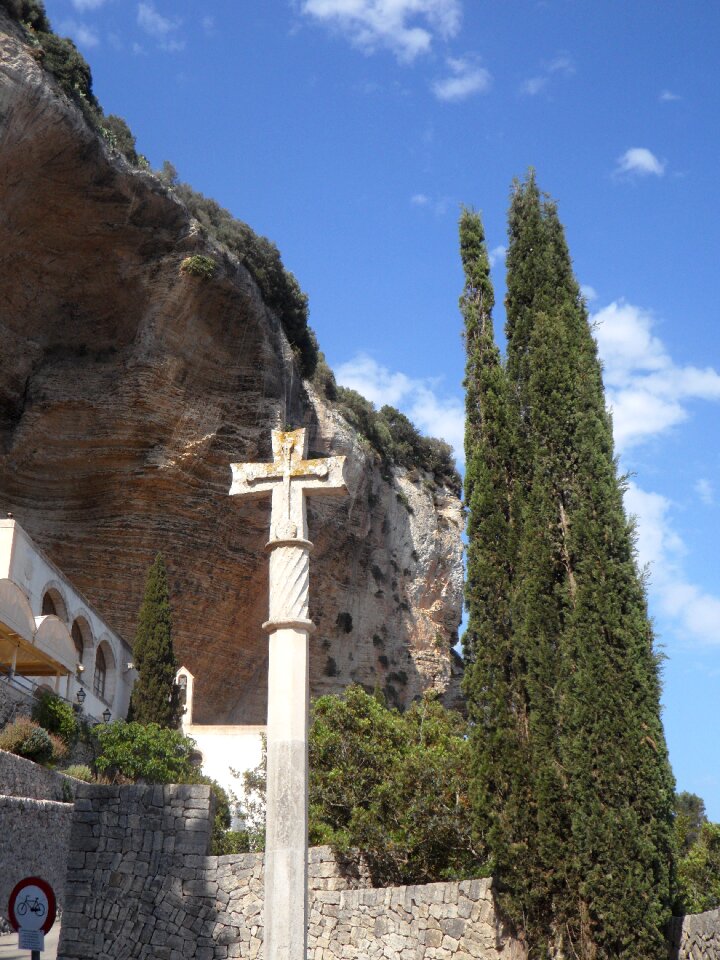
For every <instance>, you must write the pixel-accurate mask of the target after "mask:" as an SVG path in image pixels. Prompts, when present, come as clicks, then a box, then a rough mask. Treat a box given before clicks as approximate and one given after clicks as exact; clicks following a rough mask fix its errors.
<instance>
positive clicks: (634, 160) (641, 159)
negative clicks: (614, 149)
mask: <svg viewBox="0 0 720 960" xmlns="http://www.w3.org/2000/svg"><path fill="white" fill-rule="evenodd" d="M664 173H665V161H664V160H658V158H657V157H656V156H655V154H654V153H652V152H651V151H650V150H648V149H647V148H646V147H631V148H630V149H629V150H626V151H625V153H624V154H623V155H622V156H621V157H618V159H617V166H616V167H615V175H616V176H638V177H647V176H655V177H662V175H663V174H664Z"/></svg>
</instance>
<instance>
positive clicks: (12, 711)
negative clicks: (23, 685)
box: [0, 676, 36, 729]
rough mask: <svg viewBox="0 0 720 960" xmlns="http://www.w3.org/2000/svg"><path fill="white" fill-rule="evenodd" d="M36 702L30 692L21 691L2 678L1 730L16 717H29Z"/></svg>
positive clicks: (0, 700) (0, 688) (0, 685)
mask: <svg viewBox="0 0 720 960" xmlns="http://www.w3.org/2000/svg"><path fill="white" fill-rule="evenodd" d="M35 702H36V701H35V699H34V697H33V695H32V693H31V692H30V691H25V690H19V689H18V688H17V687H15V686H13V685H12V684H11V683H9V682H8V680H7V679H6V678H5V677H4V676H3V677H0V729H2V728H3V727H4V726H5V724H6V723H12V722H13V720H15V718H16V717H29V716H30V714H31V713H32V708H33V705H34V704H35Z"/></svg>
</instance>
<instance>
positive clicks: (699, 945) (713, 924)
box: [670, 909, 720, 960]
mask: <svg viewBox="0 0 720 960" xmlns="http://www.w3.org/2000/svg"><path fill="white" fill-rule="evenodd" d="M670 943H671V949H670V958H671V960H720V909H718V910H708V911H707V913H696V914H691V915H690V916H687V917H675V918H674V919H673V921H672V928H671V934H670Z"/></svg>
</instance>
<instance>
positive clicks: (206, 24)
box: [202, 17, 215, 37]
mask: <svg viewBox="0 0 720 960" xmlns="http://www.w3.org/2000/svg"><path fill="white" fill-rule="evenodd" d="M202 28H203V30H204V32H205V33H206V34H207V36H208V37H211V36H212V35H213V34H214V33H215V17H203V18H202Z"/></svg>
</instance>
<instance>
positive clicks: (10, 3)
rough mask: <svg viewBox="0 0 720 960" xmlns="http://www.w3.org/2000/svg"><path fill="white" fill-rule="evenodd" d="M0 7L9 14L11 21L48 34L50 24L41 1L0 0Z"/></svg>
mask: <svg viewBox="0 0 720 960" xmlns="http://www.w3.org/2000/svg"><path fill="white" fill-rule="evenodd" d="M0 7H1V8H2V9H3V10H5V11H6V12H7V13H9V14H10V16H11V17H12V18H13V20H19V21H20V23H24V24H26V25H27V26H28V27H32V29H33V30H40V31H42V32H44V33H49V32H50V23H49V22H48V18H47V16H46V14H45V7H44V5H43V4H42V2H41V0H0Z"/></svg>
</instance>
